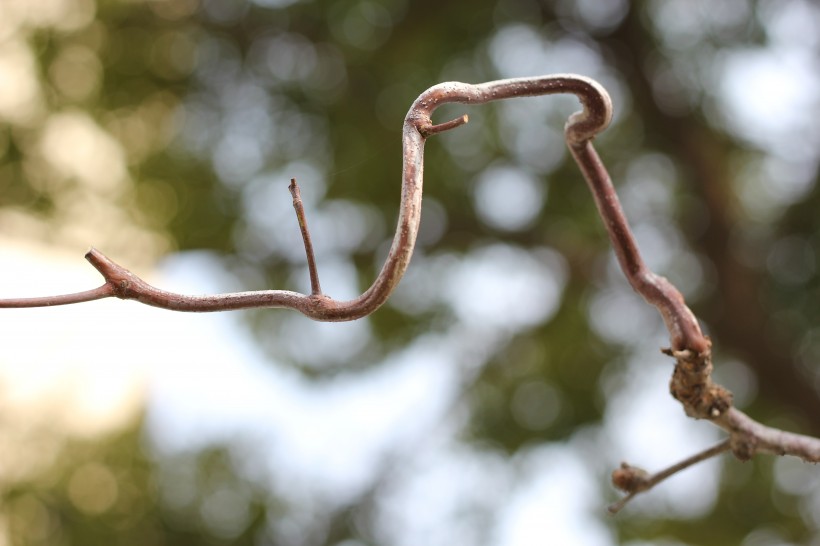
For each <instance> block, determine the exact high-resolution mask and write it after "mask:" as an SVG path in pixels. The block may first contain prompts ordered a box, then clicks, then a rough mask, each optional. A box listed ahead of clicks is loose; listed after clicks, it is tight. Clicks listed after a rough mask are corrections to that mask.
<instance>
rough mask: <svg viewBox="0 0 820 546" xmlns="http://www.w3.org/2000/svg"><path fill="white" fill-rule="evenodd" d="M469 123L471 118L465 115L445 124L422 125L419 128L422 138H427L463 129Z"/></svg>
mask: <svg viewBox="0 0 820 546" xmlns="http://www.w3.org/2000/svg"><path fill="white" fill-rule="evenodd" d="M469 121H470V116H468V115H467V114H464V115H463V116H461V117H458V118H455V119H451V120H450V121H445V122H444V123H439V124H438V125H429V124H427V125H422V126H420V127H419V128H418V130H419V133H421V136H423V137H424V138H427V137H431V136H433V135H437V134H439V133H443V132H444V131H449V130H450V129H455V128H456V127H461V126H462V125H464V124H466V123H468V122H469Z"/></svg>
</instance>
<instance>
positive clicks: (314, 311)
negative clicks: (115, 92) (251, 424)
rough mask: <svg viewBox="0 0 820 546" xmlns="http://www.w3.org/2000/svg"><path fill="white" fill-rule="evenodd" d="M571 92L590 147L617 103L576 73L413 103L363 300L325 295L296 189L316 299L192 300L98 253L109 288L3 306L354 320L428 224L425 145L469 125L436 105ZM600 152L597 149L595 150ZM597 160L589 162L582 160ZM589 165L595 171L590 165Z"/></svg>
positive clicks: (399, 271) (396, 276)
mask: <svg viewBox="0 0 820 546" xmlns="http://www.w3.org/2000/svg"><path fill="white" fill-rule="evenodd" d="M557 93H570V94H574V95H576V96H578V98H579V99H580V100H581V103H582V105H583V106H584V110H583V111H582V112H579V113H577V114H574V115H573V116H572V117H571V118H570V120H569V122H568V123H567V127H566V130H567V138H568V141H569V139H570V137H571V138H572V142H573V143H575V144H576V145H579V144H583V143H584V142H587V141H588V140H589V139H591V138H592V137H593V136H594V135H595V134H596V133H598V132H600V131H602V130H603V129H604V128H606V126H607V125H608V124H609V120H610V118H611V115H612V103H611V101H610V99H609V95H607V93H606V91H605V90H604V89H603V88H602V87H601V86H600V85H599V84H597V83H596V82H594V81H592V80H590V79H588V78H585V77H583V76H576V75H573V74H565V75H553V76H540V77H535V78H520V79H509V80H499V81H494V82H489V83H484V84H480V85H470V84H466V83H458V82H449V83H442V84H439V85H436V86H434V87H431V88H430V89H428V90H427V91H425V92H424V93H422V94H421V95H420V96H419V98H418V99H416V101H415V102H414V103H413V105H412V106H411V108H410V111H409V112H408V113H407V116H406V118H405V120H404V129H403V132H402V140H403V150H404V163H403V169H402V189H401V204H400V208H399V221H398V226H397V228H396V234H395V236H394V238H393V244H392V246H391V248H390V253H389V254H388V256H387V259H386V261H385V263H384V266H383V267H382V270H381V272H380V273H379V275H378V276H377V277H376V280H375V281H374V282H373V284H372V285H371V286H370V288H368V289H367V290H366V291H365V292H364V293H363V294H362V295H360V296H359V297H358V298H356V299H353V300H350V301H336V300H334V299H332V298H330V297H329V296H326V295H324V294H322V292H321V288H320V286H319V277H318V273H317V271H316V265H315V262H314V260H313V252H312V244H311V242H310V235H309V233H308V230H307V224H306V222H305V215H304V210H302V209H301V199H300V198H299V192H298V187H297V186H296V185H295V184H292V185H291V192H292V193H293V199H294V207H296V214H297V219H298V221H299V227H300V229H301V230H302V236H303V240H304V243H305V251H306V253H307V256H308V269H309V271H310V279H311V294H309V295H308V294H300V293H298V292H291V291H288V290H261V291H256V292H238V293H231V294H216V295H209V296H189V295H183V294H175V293H171V292H166V291H164V290H160V289H158V288H155V287H153V286H151V285H150V284H148V283H146V282H145V281H143V280H142V279H140V278H139V277H137V276H136V275H135V274H133V273H131V272H130V271H128V270H127V269H125V268H123V267H122V266H120V265H118V264H116V263H115V262H113V261H112V260H110V259H109V258H107V257H106V256H104V255H103V254H102V253H100V252H99V251H98V250H95V249H93V248H92V249H91V250H90V251H89V252H88V253H87V254H86V259H87V260H88V261H89V262H90V263H91V265H93V266H94V267H95V268H96V269H97V270H98V271H99V272H100V274H102V276H103V278H104V279H105V284H103V286H101V287H99V288H96V289H94V290H89V291H86V292H80V293H77V294H72V295H68V296H66V295H61V296H50V297H40V298H17V299H6V300H0V308H2V307H44V306H51V305H65V304H69V303H80V302H83V301H91V300H96V299H100V298H107V297H112V296H116V297H118V298H121V299H132V300H136V301H139V302H141V303H144V304H147V305H153V306H155V307H161V308H164V309H170V310H173V311H190V312H210V311H227V310H231V309H247V308H252V307H284V308H288V309H295V310H297V311H299V312H301V313H303V314H304V315H306V316H308V317H310V318H312V319H315V320H321V321H346V320H355V319H358V318H361V317H364V316H366V315H369V314H371V313H373V312H374V311H375V310H376V309H378V308H379V307H380V306H381V305H382V304H383V303H384V302H385V301H387V298H388V297H389V296H390V294H391V293H392V292H393V290H394V289H395V288H396V286H397V285H398V283H399V281H400V280H401V278H402V276H403V275H404V272H405V270H406V269H407V265H408V263H409V262H410V257H411V255H412V254H413V248H414V246H415V244H416V235H417V234H418V229H419V222H420V221H421V193H422V181H423V172H424V168H423V158H424V143H425V141H426V139H427V138H428V137H430V136H433V135H436V134H439V133H441V132H444V131H448V130H450V129H454V128H456V127H459V126H460V125H463V124H465V123H467V121H468V118H467V116H466V115H464V116H461V117H458V118H456V119H453V120H451V121H448V122H445V123H440V124H433V122H432V118H431V116H432V114H433V111H435V109H436V108H438V107H439V106H441V105H442V104H447V103H462V104H483V103H487V102H492V101H496V100H502V99H510V98H516V97H532V96H538V95H552V94H557ZM593 153H594V152H593ZM576 159H577V160H578V161H590V160H591V159H590V158H585V157H582V158H580V159H579V158H576ZM588 168H594V166H593V165H590V166H589V167H588Z"/></svg>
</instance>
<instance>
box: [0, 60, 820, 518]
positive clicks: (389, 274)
mask: <svg viewBox="0 0 820 546" xmlns="http://www.w3.org/2000/svg"><path fill="white" fill-rule="evenodd" d="M558 93H569V94H573V95H575V96H577V97H578V98H579V100H580V101H581V105H582V106H583V110H582V111H580V112H577V113H575V114H573V115H572V116H570V118H569V120H568V121H567V123H566V125H565V127H564V132H565V138H566V141H567V145H568V146H569V149H570V151H571V153H572V156H573V158H574V159H575V161H576V163H577V164H578V166H579V167H580V169H581V172H582V173H583V175H584V177H585V179H586V181H587V184H588V186H589V188H590V190H591V191H592V194H593V197H594V199H595V203H596V205H597V207H598V212H599V214H600V216H601V219H602V220H603V222H604V226H605V228H606V230H607V232H608V234H609V238H610V240H611V242H612V246H613V249H614V251H615V253H616V255H617V257H618V262H619V264H620V266H621V269H622V270H623V272H624V275H625V276H626V278H627V280H628V281H629V283H630V284H631V285H632V287H633V288H634V290H635V291H636V292H638V293H639V294H640V295H641V296H643V298H644V299H645V300H646V301H647V302H648V303H649V304H651V305H653V306H654V307H656V308H657V309H658V311H659V312H660V314H661V316H662V317H663V320H664V323H665V324H666V327H667V330H668V331H669V335H670V341H671V348H670V349H667V350H665V351H664V352H665V353H666V354H668V355H669V356H672V357H673V358H675V361H676V364H675V370H674V373H673V375H672V380H671V382H670V392H671V394H672V396H674V397H675V398H676V399H677V400H678V401H680V402H681V404H682V405H683V408H684V410H685V412H686V414H687V415H689V416H690V417H693V418H696V419H706V420H709V421H712V422H713V423H714V424H715V425H717V426H719V427H721V428H723V429H724V430H725V431H727V432H728V433H729V438H728V439H727V440H726V441H725V442H723V443H721V444H719V445H717V446H715V447H713V448H711V449H709V450H706V451H704V452H703V453H701V454H698V455H696V456H694V457H691V458H689V459H687V460H685V461H683V462H681V463H679V464H677V465H674V466H672V467H670V468H669V469H667V470H665V471H663V472H660V473H658V474H656V475H654V476H649V475H648V474H646V473H645V472H643V471H640V470H639V469H636V468H635V467H631V466H629V465H626V466H624V467H622V468H621V469H619V470H618V471H616V473H618V474H617V483H619V484H621V485H622V486H623V485H624V484H626V487H623V488H624V489H625V490H626V491H627V493H628V495H627V497H625V498H624V499H622V500H621V501H620V502H619V503H616V504H615V505H613V506H614V510H613V511H617V510H620V508H621V507H622V506H623V505H624V504H626V502H628V501H629V499H631V498H632V497H634V495H636V494H638V493H640V492H641V491H645V490H648V489H649V488H651V487H652V486H654V485H655V484H656V483H659V482H660V481H662V480H663V479H665V478H666V477H668V476H669V475H671V474H674V473H676V472H679V471H680V470H683V469H684V468H687V467H688V466H691V465H692V464H695V463H697V462H699V461H702V460H704V459H706V458H709V457H712V456H714V455H716V454H718V453H722V452H723V451H727V450H729V449H731V451H732V453H733V454H734V455H735V456H736V457H738V458H739V459H741V460H747V459H749V458H751V457H752V456H754V455H755V454H757V453H770V454H777V455H793V456H796V457H800V458H801V459H803V460H805V461H809V462H820V439H817V438H812V437H809V436H803V435H799V434H792V433H788V432H784V431H781V430H777V429H773V428H770V427H766V426H764V425H762V424H760V423H758V422H756V421H754V420H753V419H751V418H750V417H748V416H747V415H746V414H744V413H743V412H741V411H739V410H737V409H735V408H734V407H733V406H732V395H731V393H730V392H729V391H728V390H726V389H725V388H723V387H721V386H720V385H717V384H716V383H714V382H713V381H712V378H711V374H712V354H711V342H710V340H709V338H707V337H706V336H704V335H703V333H702V332H701V329H700V326H699V325H698V321H697V319H696V318H695V316H694V314H693V313H692V311H691V310H690V309H689V308H688V307H687V306H686V303H685V302H684V299H683V296H682V295H681V293H680V292H679V291H678V290H677V288H675V287H674V286H673V285H672V284H671V283H670V282H669V281H668V280H667V279H665V278H663V277H661V276H659V275H657V274H655V273H653V272H652V271H650V270H649V268H648V267H647V266H646V264H645V262H644V261H643V258H642V257H641V254H640V251H639V249H638V246H637V244H636V242H635V238H634V236H633V234H632V231H631V229H630V227H629V224H628V223H627V220H626V217H625V215H624V212H623V210H622V208H621V205H620V202H619V200H618V196H617V195H616V193H615V189H614V188H613V185H612V181H611V179H610V177H609V174H608V173H607V170H606V168H605V167H604V165H603V163H602V162H601V160H600V158H599V157H598V154H597V152H596V151H595V149H594V147H593V146H592V139H593V137H594V136H595V135H596V134H598V133H599V132H601V131H603V130H604V129H605V128H606V127H607V125H608V124H609V121H610V119H611V117H612V103H611V100H610V98H609V95H608V94H607V92H606V91H605V90H604V89H603V88H602V87H601V86H600V85H599V84H598V83H596V82H594V81H592V80H590V79H588V78H585V77H583V76H578V75H574V74H559V75H551V76H538V77H532V78H517V79H508V80H498V81H494V82H488V83H483V84H478V85H471V84H466V83H459V82H448V83H442V84H439V85H436V86H433V87H431V88H430V89H428V90H427V91H425V92H424V93H422V94H421V95H420V96H419V97H418V99H416V101H415V102H414V103H413V105H412V106H411V108H410V111H409V112H408V113H407V116H406V117H405V120H404V128H403V131H402V142H403V166H402V188H401V203H400V208H399V220H398V225H397V227H396V233H395V235H394V237H393V243H392V246H391V248H390V252H389V254H388V256H387V259H386V260H385V263H384V266H383V267H382V270H381V272H380V273H379V275H378V276H377V277H376V279H375V280H374V281H373V284H372V285H371V286H370V288H368V289H367V290H366V291H365V292H364V293H363V294H361V295H360V296H359V297H357V298H355V299H352V300H349V301H336V300H334V299H332V298H330V297H328V296H325V295H323V294H322V291H321V286H320V284H319V274H318V271H317V267H316V262H315V258H314V254H313V245H312V242H311V239H310V233H309V231H308V229H307V222H306V219H305V212H304V208H303V206H302V201H301V196H300V193H299V188H298V186H297V185H296V181H295V180H292V182H291V185H290V191H291V193H292V195H293V205H294V208H295V210H296V217H297V220H298V222H299V227H300V230H301V232H302V238H303V242H304V245H305V253H306V255H307V260H308V270H309V272H310V281H311V294H309V295H307V294H300V293H298V292H291V291H287V290H262V291H256V292H238V293H231V294H216V295H209V296H187V295H182V294H175V293H172V292H166V291H164V290H160V289H158V288H155V287H153V286H151V285H150V284H148V283H146V282H145V281H143V280H142V279H140V278H139V277H137V276H136V275H134V274H133V273H131V272H130V271H128V270H127V269H125V268H123V267H121V266H119V265H118V264H116V263H115V262H113V261H112V260H110V259H109V258H107V257H106V256H104V255H103V254H102V253H100V252H99V251H97V250H95V249H93V248H92V249H91V250H89V252H88V253H87V254H86V259H87V260H88V261H89V262H90V263H91V264H92V265H93V266H94V267H95V268H96V269H97V270H98V271H99V272H100V274H102V276H103V278H104V279H105V284H103V285H102V286H101V287H99V288H96V289H93V290H88V291H86V292H79V293H76V294H66V295H59V296H50V297H39V298H15V299H5V300H0V308H2V307H5V308H20V307H45V306H51V305H66V304H70V303H80V302H84V301H91V300H96V299H100V298H107V297H112V296H116V297H118V298H122V299H133V300H137V301H139V302H141V303H144V304H147V305H153V306H156V307H161V308H164V309H170V310H174V311H190V312H210V311H226V310H232V309H246V308H252V307H281V308H288V309H294V310H297V311H299V312H301V313H303V314H304V315H306V316H308V317H310V318H312V319H315V320H321V321H347V320H354V319H358V318H361V317H364V316H366V315H369V314H371V313H373V312H374V311H375V310H376V309H378V308H379V307H380V306H381V305H382V304H383V303H384V302H385V301H386V300H387V298H388V297H389V296H390V294H391V293H392V292H393V290H394V289H395V288H396V286H397V285H398V283H399V281H400V280H401V278H402V276H403V275H404V272H405V270H406V269H407V266H408V264H409V262H410V257H411V256H412V254H413V248H414V246H415V242H416V236H417V234H418V229H419V222H420V219H421V195H422V185H423V172H424V143H425V141H426V139H427V138H428V137H430V136H433V135H436V134H439V133H441V132H444V131H448V130H450V129H454V128H456V127H459V126H461V125H463V124H465V123H467V121H468V118H467V116H466V115H464V116H461V117H459V118H455V119H453V120H451V121H448V122H445V123H440V124H433V122H432V118H431V116H432V114H433V112H434V111H435V110H436V108H438V107H439V106H441V105H443V104H447V103H460V104H466V105H472V104H484V103H488V102H493V101H497V100H504V99H512V98H517V97H534V96H539V95H551V94H558Z"/></svg>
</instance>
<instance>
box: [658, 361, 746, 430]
mask: <svg viewBox="0 0 820 546" xmlns="http://www.w3.org/2000/svg"><path fill="white" fill-rule="evenodd" d="M663 353H664V354H667V355H669V356H671V357H673V358H674V359H675V371H674V373H673V374H672V380H671V381H670V383H669V391H670V392H671V393H672V396H673V397H674V398H675V399H676V400H677V401H679V402H680V403H681V404H683V408H684V411H685V412H686V415H688V416H689V417H694V418H695V419H708V420H714V419H717V418H718V417H720V416H721V415H723V414H724V413H726V411H727V410H728V409H729V408H731V407H732V393H731V392H730V391H729V390H728V389H726V388H725V387H722V386H721V385H718V384H717V383H715V382H714V381H712V352H711V350H710V349H709V348H708V347H707V349H706V350H705V351H703V352H695V351H691V350H688V349H687V350H683V351H675V350H672V349H664V350H663Z"/></svg>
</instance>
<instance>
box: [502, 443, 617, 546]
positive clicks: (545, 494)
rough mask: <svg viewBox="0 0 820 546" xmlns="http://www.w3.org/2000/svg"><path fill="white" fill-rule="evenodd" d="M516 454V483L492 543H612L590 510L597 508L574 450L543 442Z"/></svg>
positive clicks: (530, 545)
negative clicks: (518, 464) (519, 459)
mask: <svg viewBox="0 0 820 546" xmlns="http://www.w3.org/2000/svg"><path fill="white" fill-rule="evenodd" d="M522 458H523V460H522V463H523V464H522V465H521V466H522V471H521V475H520V476H519V484H520V485H519V487H518V490H517V491H516V492H515V493H514V494H513V495H512V497H511V498H510V500H509V501H507V502H508V508H507V510H505V511H504V515H503V516H502V518H501V521H500V523H499V525H498V528H497V531H496V536H495V537H494V540H493V544H495V545H498V546H541V545H543V544H585V545H588V546H603V545H608V544H613V537H612V534H611V532H610V531H609V530H608V529H607V528H606V527H605V526H604V525H603V524H602V523H601V522H600V520H599V519H598V518H596V517H593V516H592V515H591V512H593V511H596V510H598V511H600V510H602V509H603V508H602V507H601V503H600V499H599V497H598V489H597V488H596V487H595V484H594V483H592V481H591V480H592V478H591V476H590V474H589V471H588V470H587V469H586V468H585V467H584V466H583V464H582V462H581V461H580V457H579V456H578V454H576V453H573V450H572V449H571V448H567V447H563V446H561V447H554V446H545V447H541V448H536V449H532V450H530V451H529V452H527V453H525V454H524V455H523V457H522Z"/></svg>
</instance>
